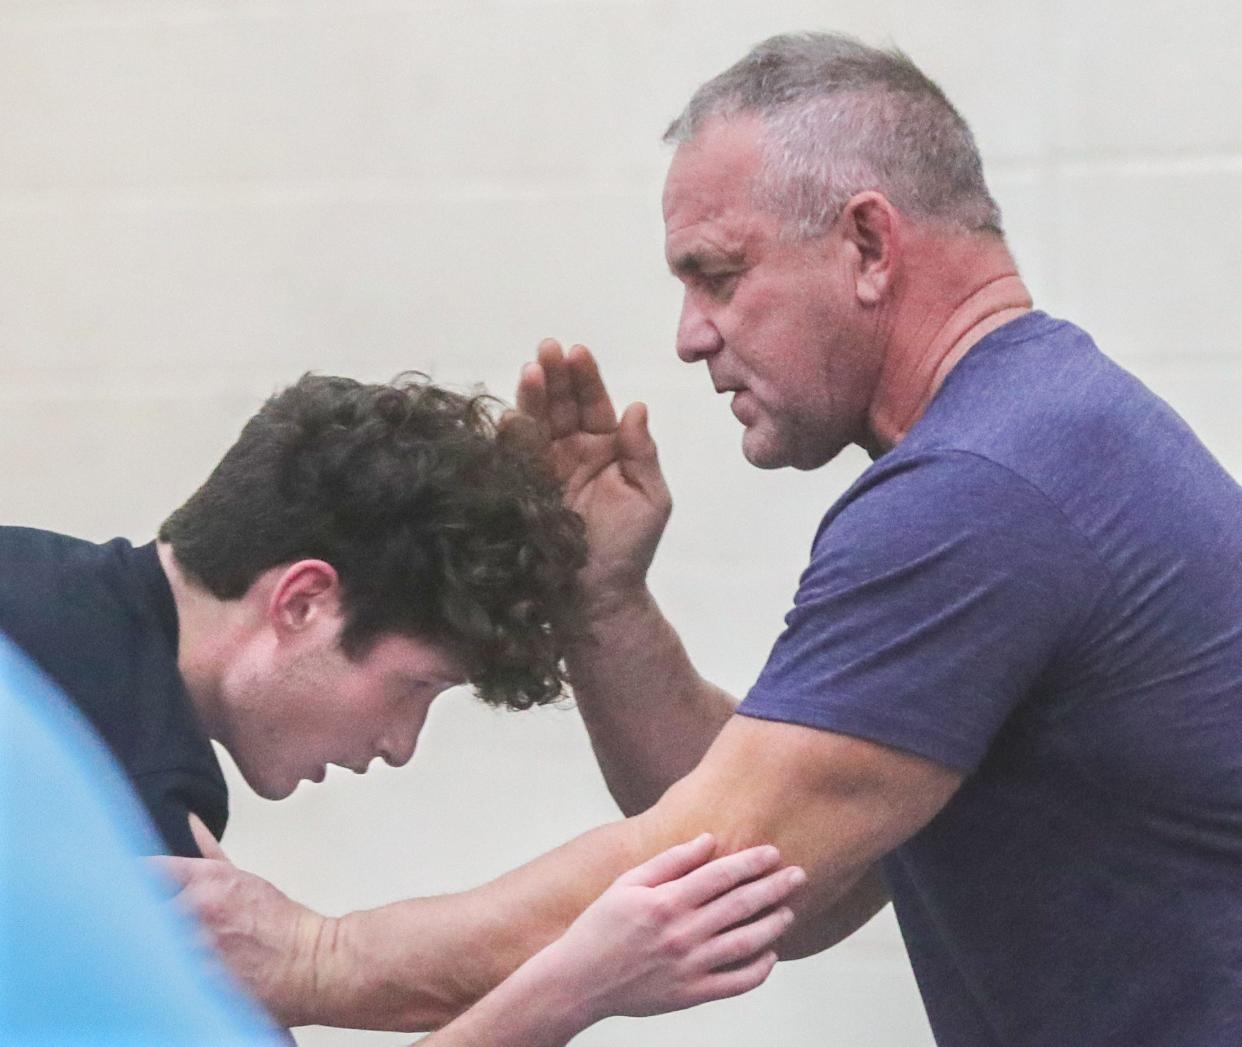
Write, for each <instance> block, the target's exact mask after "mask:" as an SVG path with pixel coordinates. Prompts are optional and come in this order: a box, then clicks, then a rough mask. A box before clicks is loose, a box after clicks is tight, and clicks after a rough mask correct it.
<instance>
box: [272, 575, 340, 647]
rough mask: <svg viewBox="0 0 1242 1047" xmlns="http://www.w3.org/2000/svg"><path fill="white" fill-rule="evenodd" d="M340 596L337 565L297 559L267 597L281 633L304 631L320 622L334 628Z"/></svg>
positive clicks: (273, 621)
mask: <svg viewBox="0 0 1242 1047" xmlns="http://www.w3.org/2000/svg"><path fill="white" fill-rule="evenodd" d="M340 598H341V583H340V579H339V578H338V577H337V574H336V568H334V567H333V566H332V565H331V564H330V563H325V562H324V561H323V560H298V561H297V562H295V563H291V564H289V565H288V566H287V567H285V568H283V569H282V570H281V571H280V574H279V575H278V576H277V578H276V584H275V585H274V586H273V588H272V594H271V598H270V599H269V600H268V606H267V615H268V619H269V620H270V621H271V623H272V625H273V626H274V627H275V628H276V631H277V633H278V634H281V635H286V634H293V633H298V632H304V631H306V630H307V629H309V628H313V627H318V626H320V625H321V623H322V624H331V625H333V626H334V627H335V625H336V622H337V619H338V618H339V616H340V602H341V600H340Z"/></svg>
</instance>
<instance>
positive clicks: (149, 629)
mask: <svg viewBox="0 0 1242 1047" xmlns="http://www.w3.org/2000/svg"><path fill="white" fill-rule="evenodd" d="M490 403H491V401H489V400H488V398H486V397H482V396H476V397H469V396H463V395H460V394H457V393H453V392H449V391H446V390H444V389H441V388H438V387H436V386H434V385H431V384H429V383H428V382H426V381H424V380H422V379H421V378H419V377H405V378H402V379H400V380H398V381H397V382H396V383H394V384H391V385H364V384H361V383H359V382H356V381H353V380H351V379H347V378H334V377H321V376H314V375H306V376H304V377H303V378H302V379H301V380H299V381H298V382H297V383H295V384H294V385H292V386H290V387H289V388H288V389H285V390H284V391H283V392H281V393H279V394H277V395H275V396H273V397H272V398H271V399H270V400H268V401H267V403H266V404H264V406H263V407H262V409H261V410H260V411H259V412H258V413H257V414H256V415H255V416H254V417H253V418H251V419H250V421H249V422H248V423H247V424H246V426H245V427H244V429H243V430H242V433H241V436H240V437H239V438H238V440H237V442H236V443H235V444H234V445H233V447H232V448H230V449H229V451H228V452H227V453H226V454H225V456H224V458H223V459H222V460H221V461H220V463H219V465H217V466H216V468H215V470H214V471H213V472H212V474H211V475H210V477H209V478H208V479H207V481H206V482H205V483H204V484H203V485H202V487H200V488H199V489H198V491H197V492H196V493H195V494H194V495H193V496H192V497H191V498H190V499H189V500H188V501H187V502H186V503H185V504H184V505H183V506H181V508H179V509H177V510H176V512H174V513H173V514H172V515H171V516H169V518H168V519H167V520H166V521H165V522H164V524H163V526H162V527H161V528H160V531H159V538H158V540H157V541H155V542H151V543H149V544H147V545H141V546H134V545H132V544H131V543H129V542H128V541H126V540H124V539H119V538H118V539H115V540H113V541H111V542H108V543H106V544H103V545H96V544H93V543H89V542H85V541H80V540H78V539H75V538H69V537H66V536H64V535H59V534H53V533H50V532H46V531H37V530H32V529H28V528H13V527H6V528H0V571H2V572H3V577H4V584H3V586H2V587H0V630H2V631H4V632H7V633H9V635H10V636H12V638H13V639H14V640H15V641H16V642H17V643H18V644H19V645H20V646H21V647H23V648H24V649H25V650H26V651H27V652H28V653H29V654H30V655H31V656H32V658H33V659H34V660H35V661H36V662H37V663H38V664H39V665H40V666H41V667H42V668H43V669H44V671H46V672H47V673H48V675H50V676H51V677H52V678H53V679H54V680H55V681H56V682H57V683H59V684H60V685H61V687H62V688H63V689H64V691H65V692H66V693H67V694H68V695H69V697H70V698H71V700H72V701H73V702H74V703H75V704H76V705H77V706H78V708H79V709H80V710H81V711H82V712H83V713H84V714H85V715H86V717H87V719H88V720H89V721H90V722H91V724H92V726H93V727H94V728H95V729H96V731H98V733H99V734H100V735H101V736H102V737H103V739H104V740H105V742H106V743H107V744H108V746H109V747H110V748H111V749H112V751H113V753H114V754H115V755H116V757H117V758H118V760H119V762H120V763H121V765H122V767H123V769H124V770H125V772H126V774H127V776H128V777H129V779H130V781H131V782H132V783H133V785H134V787H135V789H136V790H137V792H138V794H139V796H140V797H141V799H142V801H143V803H144V805H145V806H146V808H147V811H148V812H149V814H150V815H151V818H152V820H153V821H154V822H155V824H156V826H157V828H158V829H159V831H160V834H161V836H162V837H163V841H164V843H165V844H166V846H167V849H168V852H169V853H172V854H180V855H189V856H194V855H197V854H198V853H199V849H198V847H197V846H196V844H195V841H194V839H193V837H192V835H191V833H190V830H189V828H188V825H187V816H188V815H189V814H190V813H194V814H197V815H198V816H199V817H200V818H201V819H202V820H203V822H204V823H206V825H207V826H208V827H209V828H210V830H211V831H212V833H213V834H214V835H215V836H216V837H219V836H220V835H221V833H222V832H223V830H224V825H225V821H226V819H227V816H228V807H227V796H226V792H225V783H224V779H223V777H222V775H221V772H220V768H219V765H218V764H217V761H216V758H215V755H214V753H213V752H212V748H211V745H210V743H209V741H208V739H209V738H211V739H215V740H216V741H218V742H219V743H220V744H221V745H223V746H224V748H225V749H227V750H228V752H229V754H230V755H231V756H232V757H233V759H234V760H235V761H236V763H237V766H238V768H239V769H240V771H241V773H242V775H243V776H244V777H245V779H246V781H247V782H248V783H249V784H250V786H251V787H252V788H253V789H254V790H255V791H256V792H257V793H259V794H260V795H261V796H264V797H267V798H269V799H280V798H282V797H284V796H287V795H288V794H289V793H291V792H292V791H293V790H294V788H295V787H296V786H297V784H298V782H299V781H301V780H303V779H307V780H312V781H319V780H322V778H323V776H324V773H325V770H326V767H327V765H328V764H329V763H335V764H339V765H341V766H345V767H350V768H352V769H354V770H355V771H358V772H361V771H363V770H365V769H366V767H367V765H368V764H369V763H370V762H371V761H372V760H373V759H374V758H375V757H377V756H378V757H382V758H383V759H384V760H386V761H387V762H388V763H390V764H393V765H400V764H404V763H405V762H406V761H407V760H409V758H410V756H411V755H412V753H413V752H414V746H415V743H416V741H417V738H418V734H419V731H420V729H421V727H422V725H423V721H424V719H425V717H426V715H427V710H428V707H429V706H430V705H431V702H432V700H433V699H434V698H435V697H436V696H437V695H438V694H439V693H440V692H441V691H443V690H445V689H446V688H448V687H451V686H454V685H456V684H460V683H465V682H470V683H471V684H473V685H474V687H475V689H476V690H477V692H478V694H479V695H480V697H481V698H483V699H484V700H485V701H487V702H490V703H492V704H497V705H507V706H511V707H514V708H527V707H529V706H532V705H536V704H541V703H545V702H548V701H550V700H552V699H554V698H556V697H557V696H558V695H560V694H561V691H562V684H563V678H562V669H561V665H560V650H559V648H558V646H557V644H556V641H555V640H554V639H553V633H552V631H551V628H550V623H551V622H552V620H553V619H554V618H556V617H558V616H559V617H565V616H566V615H567V613H568V610H569V608H570V605H571V602H572V599H573V590H574V574H575V572H576V571H577V569H578V567H579V566H580V565H581V563H582V562H583V559H584V556H585V544H584V539H583V533H582V525H581V522H580V521H579V519H578V518H577V517H576V516H575V515H574V514H573V513H572V512H569V511H567V510H566V509H564V508H563V507H562V505H561V500H560V494H559V491H558V488H557V485H556V482H555V480H554V479H553V478H552V477H551V476H550V475H549V474H548V472H547V471H546V470H545V469H544V467H542V466H541V465H540V463H539V460H538V456H536V455H532V454H530V453H529V450H528V449H527V448H524V447H523V446H522V442H521V440H520V438H518V437H517V436H516V435H515V434H514V432H513V431H510V432H508V433H502V432H499V431H498V429H497V426H496V425H495V424H494V419H493V417H492V413H491V411H490Z"/></svg>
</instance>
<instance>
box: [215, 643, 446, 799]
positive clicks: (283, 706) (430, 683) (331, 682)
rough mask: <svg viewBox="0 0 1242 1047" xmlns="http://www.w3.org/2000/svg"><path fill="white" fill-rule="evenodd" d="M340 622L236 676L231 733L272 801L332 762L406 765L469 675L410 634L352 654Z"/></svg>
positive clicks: (228, 692) (245, 664) (228, 688)
mask: <svg viewBox="0 0 1242 1047" xmlns="http://www.w3.org/2000/svg"><path fill="white" fill-rule="evenodd" d="M339 625H340V622H339V620H338V621H337V623H336V628H332V627H331V623H325V625H324V626H323V627H321V628H318V629H316V630H313V631H311V632H310V633H308V634H304V635H300V636H299V637H297V640H296V642H288V643H285V644H283V645H278V646H277V647H275V648H273V649H271V650H270V651H269V652H267V653H266V654H265V655H264V656H262V657H253V658H250V659H245V660H240V661H239V664H237V666H236V667H235V670H234V671H233V672H232V673H231V674H230V676H229V678H228V680H226V683H225V688H224V693H223V698H224V715H225V720H226V726H225V731H224V733H225V735H226V736H225V737H222V738H221V741H222V742H223V744H224V746H225V748H226V749H228V751H229V753H230V755H231V756H232V757H233V759H234V761H235V762H236V763H237V766H238V769H239V770H240V771H241V773H242V775H243V776H244V777H245V779H246V781H247V783H248V784H249V785H250V787H251V788H252V789H254V791H255V792H257V793H258V794H259V795H260V796H263V797H265V798H266V799H269V800H279V799H282V798H284V797H286V796H288V795H289V794H290V793H291V792H293V790H294V789H295V788H296V787H297V785H298V783H299V782H300V781H303V780H306V781H312V782H319V781H322V780H323V778H324V774H325V773H326V770H327V765H328V764H330V763H334V764H337V765H338V766H341V767H348V768H350V769H351V770H353V771H355V772H357V773H359V774H361V773H362V772H363V771H365V770H366V768H367V765H368V764H369V763H370V762H371V761H372V760H373V759H375V757H377V756H378V757H381V758H382V759H384V760H385V761H386V762H387V763H389V764H390V765H392V766H394V767H399V766H401V765H402V764H404V763H406V762H407V761H408V760H409V759H410V757H411V756H412V755H413V754H414V747H415V744H416V743H417V741H418V735H419V732H420V731H421V730H422V727H423V723H424V721H425V720H426V718H427V712H428V709H429V708H430V707H431V703H432V701H433V700H434V699H435V697H436V696H437V695H438V694H440V693H441V692H442V691H444V690H447V689H448V688H450V687H453V686H456V685H458V684H461V683H464V682H465V681H464V672H463V670H462V668H461V667H460V666H459V665H457V664H456V663H455V661H454V660H453V658H451V657H450V656H449V655H448V654H447V653H446V652H445V651H443V650H442V649H440V648H439V647H437V646H435V645H434V644H431V643H428V642H426V641H423V640H418V639H414V638H412V637H408V636H397V635H385V636H382V637H380V638H379V640H377V641H376V642H375V643H374V644H373V645H372V646H371V647H370V648H369V649H368V650H367V651H366V653H365V654H364V655H362V656H361V657H359V658H357V659H356V660H351V659H350V658H348V657H346V655H345V653H344V651H342V650H341V647H340V643H339V637H340V628H339Z"/></svg>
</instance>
